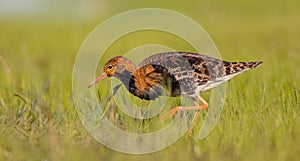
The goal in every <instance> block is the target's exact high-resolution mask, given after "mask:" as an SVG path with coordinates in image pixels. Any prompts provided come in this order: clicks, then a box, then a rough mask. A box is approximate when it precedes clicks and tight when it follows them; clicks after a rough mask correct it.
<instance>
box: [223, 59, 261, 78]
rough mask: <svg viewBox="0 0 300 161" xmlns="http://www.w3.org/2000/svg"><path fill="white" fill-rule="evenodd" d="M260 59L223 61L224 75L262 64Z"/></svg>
mask: <svg viewBox="0 0 300 161" xmlns="http://www.w3.org/2000/svg"><path fill="white" fill-rule="evenodd" d="M262 63H263V62H262V61H254V62H225V63H224V71H225V73H226V75H229V74H234V73H240V72H243V71H246V70H249V69H253V68H256V67H258V66H259V65H260V64H262Z"/></svg>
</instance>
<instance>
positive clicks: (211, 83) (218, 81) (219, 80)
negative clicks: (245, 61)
mask: <svg viewBox="0 0 300 161" xmlns="http://www.w3.org/2000/svg"><path fill="white" fill-rule="evenodd" d="M247 70H249V69H245V70H243V71H241V72H238V73H235V74H230V75H226V76H224V77H221V78H217V79H216V80H214V81H208V82H207V83H206V84H204V85H201V86H198V87H197V89H196V93H197V94H198V93H199V92H202V91H207V90H210V89H212V88H214V87H216V86H218V85H220V84H222V83H224V82H226V81H228V80H230V79H232V78H233V77H235V76H237V75H239V74H241V73H243V72H244V71H247Z"/></svg>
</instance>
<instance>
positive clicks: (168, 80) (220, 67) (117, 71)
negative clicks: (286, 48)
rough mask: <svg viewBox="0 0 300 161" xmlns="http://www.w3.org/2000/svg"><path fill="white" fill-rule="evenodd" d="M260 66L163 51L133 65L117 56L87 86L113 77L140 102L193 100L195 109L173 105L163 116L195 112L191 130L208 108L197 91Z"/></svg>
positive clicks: (254, 62) (205, 89)
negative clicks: (199, 115)
mask: <svg viewBox="0 0 300 161" xmlns="http://www.w3.org/2000/svg"><path fill="white" fill-rule="evenodd" d="M262 63H263V62H262V61H252V62H229V61H225V60H219V59H216V58H213V57H209V56H206V55H203V54H198V53H193V52H162V53H157V54H154V55H152V56H149V57H147V58H146V59H144V60H143V61H142V62H141V63H139V64H138V65H137V66H136V65H135V64H134V63H133V62H132V61H131V60H130V59H128V58H126V57H124V56H116V57H113V58H111V59H110V60H109V61H108V62H107V63H106V64H105V65H104V69H103V73H102V74H100V75H99V76H98V77H97V78H96V79H95V80H94V81H92V82H91V83H90V84H89V85H88V87H89V88H90V87H92V86H93V85H95V84H96V83H98V82H99V81H101V80H102V79H104V78H107V77H115V78H117V79H119V80H120V81H121V82H122V83H123V85H124V86H125V87H126V89H127V90H128V91H129V92H130V93H131V94H133V95H134V96H136V97H139V98H140V99H143V100H155V99H156V98H158V97H160V96H162V95H167V96H170V97H180V96H182V97H188V98H192V100H193V102H194V106H176V107H174V108H172V109H171V111H170V112H169V113H168V114H167V115H166V116H165V117H164V118H169V117H174V116H175V115H176V114H177V113H178V112H180V111H186V110H194V111H195V114H194V117H193V120H192V122H191V125H190V127H189V131H191V130H192V128H193V127H194V125H195V121H196V118H197V116H198V114H199V111H201V110H204V109H207V108H208V103H207V102H206V100H205V99H203V98H202V97H201V96H200V92H203V91H207V90H210V89H212V88H214V87H216V86H218V85H220V84H222V83H224V82H226V81H228V80H230V79H232V78H233V77H235V76H237V75H239V74H241V73H243V72H245V71H247V70H250V69H253V68H255V67H258V66H259V65H260V64H262ZM199 102H201V105H200V104H199Z"/></svg>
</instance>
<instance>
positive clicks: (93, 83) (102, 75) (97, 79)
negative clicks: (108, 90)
mask: <svg viewBox="0 0 300 161" xmlns="http://www.w3.org/2000/svg"><path fill="white" fill-rule="evenodd" d="M106 77H107V75H106V73H102V74H101V75H99V77H98V78H96V79H95V80H94V81H93V82H92V83H91V84H90V85H89V86H88V88H90V87H92V86H93V85H95V84H96V83H98V82H99V81H101V80H102V79H104V78H106Z"/></svg>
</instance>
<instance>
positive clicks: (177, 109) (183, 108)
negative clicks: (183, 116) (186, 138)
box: [164, 95, 208, 132]
mask: <svg viewBox="0 0 300 161" xmlns="http://www.w3.org/2000/svg"><path fill="white" fill-rule="evenodd" d="M198 100H199V101H200V102H201V103H202V105H201V106H200V105H199V104H198V101H197V100H194V104H195V106H177V107H174V108H173V109H172V110H171V111H170V112H169V113H168V114H167V115H166V116H165V117H164V120H166V119H168V118H170V117H174V116H175V115H176V114H177V113H178V112H180V111H186V110H196V112H195V115H194V118H193V120H192V122H191V126H190V128H189V132H191V130H192V128H193V127H194V126H195V121H196V119H197V117H198V114H199V110H204V109H206V108H208V103H207V102H206V101H205V100H204V99H203V98H202V97H201V96H199V95H198Z"/></svg>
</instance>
